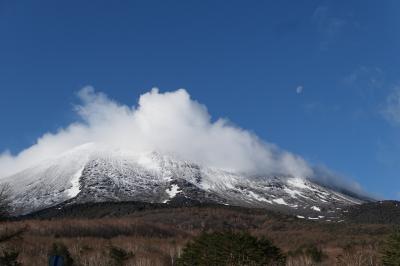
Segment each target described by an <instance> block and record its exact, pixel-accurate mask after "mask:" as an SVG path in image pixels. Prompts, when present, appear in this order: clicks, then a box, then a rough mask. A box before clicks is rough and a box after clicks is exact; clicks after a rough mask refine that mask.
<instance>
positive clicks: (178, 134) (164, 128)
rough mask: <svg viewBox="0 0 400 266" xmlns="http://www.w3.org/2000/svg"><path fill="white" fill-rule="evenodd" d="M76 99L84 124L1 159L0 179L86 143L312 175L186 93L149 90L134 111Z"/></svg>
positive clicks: (94, 98)
mask: <svg viewBox="0 0 400 266" xmlns="http://www.w3.org/2000/svg"><path fill="white" fill-rule="evenodd" d="M78 96H79V98H80V100H81V104H80V105H79V106H77V107H76V108H75V110H76V112H77V113H78V114H79V116H80V118H81V119H82V121H78V122H75V123H73V124H71V125H69V126H67V127H66V128H63V129H60V130H59V131H58V132H56V133H46V134H44V135H43V136H42V137H40V138H39V139H38V140H37V143H36V144H35V145H33V146H31V147H29V148H27V149H25V150H23V151H22V152H21V153H19V154H18V155H16V156H12V155H10V154H9V153H4V154H3V155H0V177H4V176H7V175H10V174H12V173H15V172H18V171H21V170H23V169H25V168H27V167H30V166H33V165H35V164H37V163H39V162H40V161H43V160H46V159H51V158H53V157H55V156H58V155H60V154H61V153H63V152H65V151H68V150H70V149H72V148H74V147H76V146H79V145H82V144H85V143H88V142H93V143H99V144H104V145H108V146H111V147H117V148H118V147H119V148H124V149H129V150H132V151H136V152H147V151H154V150H156V151H160V152H164V153H173V154H174V155H176V156H179V157H181V158H183V159H186V160H190V161H194V162H198V163H200V164H203V165H206V166H210V167H218V168H223V169H227V170H232V171H239V172H248V173H252V174H284V175H293V176H300V177H307V176H311V175H312V174H313V170H312V168H311V167H310V166H309V165H308V164H307V163H306V162H305V161H304V160H303V159H302V158H300V157H299V156H296V155H294V154H292V153H290V152H287V151H284V150H281V149H279V148H278V147H277V146H275V145H273V144H271V143H267V142H264V141H262V140H260V139H259V138H258V137H257V136H255V135H254V134H252V133H250V132H249V131H246V130H244V129H241V128H239V127H237V126H234V125H232V124H231V123H229V122H228V121H227V120H225V119H218V120H216V121H215V122H212V121H211V118H210V114H209V113H208V111H207V108H206V107H205V106H204V105H202V104H200V103H198V102H197V101H195V100H192V99H191V98H190V95H189V94H188V93H187V91H186V90H184V89H180V90H177V91H174V92H165V93H160V92H159V91H158V90H157V89H153V90H151V91H150V92H148V93H145V94H143V95H141V96H140V99H139V103H138V106H137V107H130V106H127V105H123V104H120V103H117V102H115V101H113V100H111V99H109V98H108V97H107V96H106V95H105V94H103V93H96V92H95V91H94V89H93V88H91V87H86V88H84V89H82V90H81V91H80V92H79V93H78Z"/></svg>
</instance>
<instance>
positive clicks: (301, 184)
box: [287, 178, 308, 188]
mask: <svg viewBox="0 0 400 266" xmlns="http://www.w3.org/2000/svg"><path fill="white" fill-rule="evenodd" d="M287 183H288V184H289V185H292V186H294V187H298V188H308V186H307V184H306V182H305V180H304V179H302V178H290V179H288V180H287Z"/></svg>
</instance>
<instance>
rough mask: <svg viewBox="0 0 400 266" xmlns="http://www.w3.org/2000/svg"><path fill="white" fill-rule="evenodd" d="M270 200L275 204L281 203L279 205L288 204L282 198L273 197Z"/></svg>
mask: <svg viewBox="0 0 400 266" xmlns="http://www.w3.org/2000/svg"><path fill="white" fill-rule="evenodd" d="M272 201H273V202H275V203H277V204H281V205H289V204H287V203H286V201H285V200H284V199H273V200H272Z"/></svg>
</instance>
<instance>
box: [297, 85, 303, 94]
mask: <svg viewBox="0 0 400 266" xmlns="http://www.w3.org/2000/svg"><path fill="white" fill-rule="evenodd" d="M302 92H303V86H297V88H296V93H297V94H301V93H302Z"/></svg>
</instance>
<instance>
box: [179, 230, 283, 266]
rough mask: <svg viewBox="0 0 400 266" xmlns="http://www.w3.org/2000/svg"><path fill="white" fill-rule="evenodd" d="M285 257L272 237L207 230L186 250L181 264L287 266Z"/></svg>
mask: <svg viewBox="0 0 400 266" xmlns="http://www.w3.org/2000/svg"><path fill="white" fill-rule="evenodd" d="M284 264H285V257H284V256H283V255H282V253H281V251H280V249H279V248H277V247H275V246H274V245H273V244H272V243H271V242H270V241H269V240H268V239H266V238H261V239H257V238H255V237H253V236H251V235H250V234H248V233H232V232H218V233H203V234H201V235H200V236H198V237H197V238H195V239H194V240H193V241H192V242H191V243H189V244H188V245H187V246H186V247H185V248H184V250H183V253H182V256H181V257H180V258H179V259H178V260H177V265H182V266H186V265H187V266H189V265H191V266H192V265H193V266H202V265H209V266H217V265H218V266H220V265H221V266H223V265H229V266H239V265H254V266H256V265H284Z"/></svg>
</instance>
